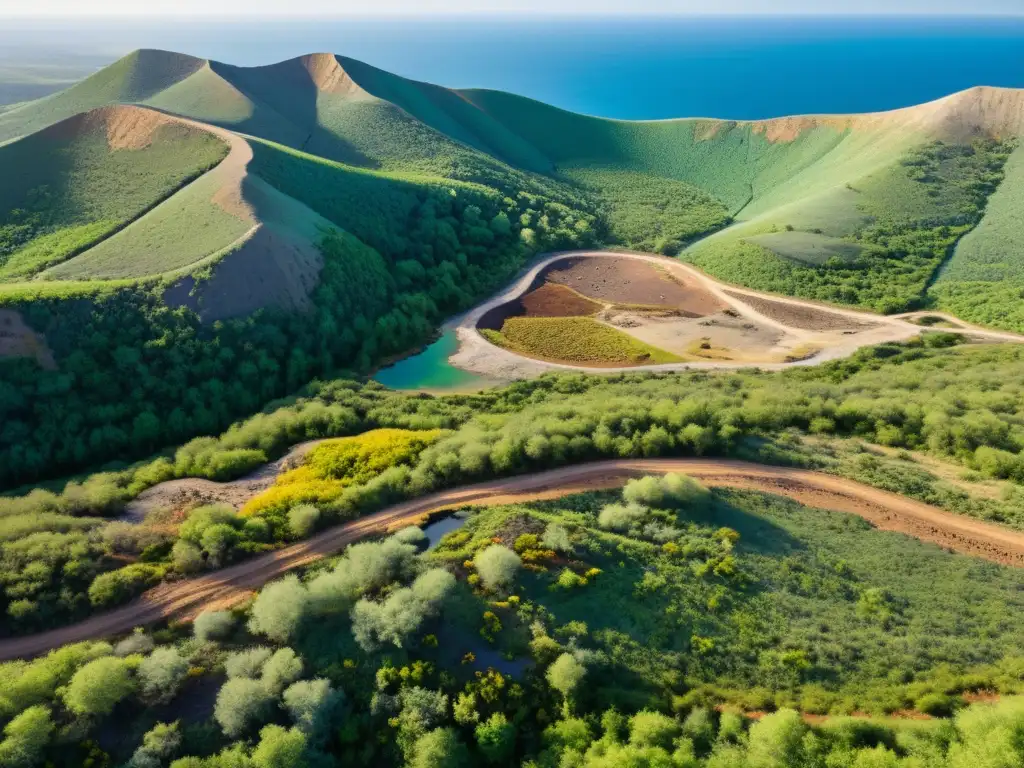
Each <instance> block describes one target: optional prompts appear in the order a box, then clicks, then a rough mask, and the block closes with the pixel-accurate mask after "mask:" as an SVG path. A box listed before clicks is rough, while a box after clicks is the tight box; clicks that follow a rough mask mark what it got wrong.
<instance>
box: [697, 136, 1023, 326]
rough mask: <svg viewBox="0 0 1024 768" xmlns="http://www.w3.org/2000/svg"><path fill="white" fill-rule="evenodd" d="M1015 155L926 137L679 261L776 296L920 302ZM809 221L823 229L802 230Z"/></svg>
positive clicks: (889, 307) (1003, 148)
mask: <svg viewBox="0 0 1024 768" xmlns="http://www.w3.org/2000/svg"><path fill="white" fill-rule="evenodd" d="M1011 151H1012V144H1011V143H1009V142H998V141H994V140H979V141H976V142H974V143H973V144H970V145H964V144H947V143H944V142H939V141H935V142H929V143H927V144H925V145H922V146H921V147H920V148H918V149H916V150H914V151H911V152H907V153H905V154H904V155H902V157H901V158H900V160H899V161H898V163H896V164H895V165H891V166H887V167H885V168H883V169H882V170H879V171H876V172H874V173H871V174H869V175H867V176H865V177H863V178H859V179H854V180H851V181H850V182H847V183H846V184H845V186H844V187H843V190H844V191H843V192H842V193H840V194H831V195H829V196H828V197H827V198H826V199H825V200H821V199H814V198H812V199H811V200H809V201H806V202H804V201H801V202H800V203H795V204H789V205H785V206H782V207H779V208H776V209H773V210H770V211H768V212H766V213H762V214H759V215H758V216H756V217H754V218H752V219H750V220H749V221H744V222H743V223H741V224H739V225H737V226H735V227H733V228H731V229H730V230H729V231H726V232H723V233H721V234H720V235H718V236H716V237H712V238H709V239H708V240H706V241H704V242H702V243H699V244H698V245H696V246H694V247H693V248H692V249H690V250H688V251H686V252H684V253H683V254H682V257H683V258H684V259H686V260H687V261H690V262H692V263H694V264H696V265H697V266H699V267H701V268H702V269H704V270H706V271H708V272H709V273H711V274H713V275H715V276H716V277H720V278H722V279H724V280H728V281H730V282H736V283H740V284H743V285H747V286H749V287H752V288H759V289H762V290H767V291H772V292H776V293H783V294H788V295H793V296H804V297H807V298H811V299H818V300H821V301H828V302H834V303H839V304H853V305H859V306H863V307H867V308H869V309H873V310H876V311H879V312H895V311H907V310H910V309H915V308H919V307H924V306H927V304H928V298H927V296H926V292H927V289H928V286H929V285H930V283H931V281H932V279H933V277H934V275H935V274H936V272H937V271H938V270H939V268H940V267H941V266H942V264H943V263H944V262H945V261H946V259H947V258H949V256H950V255H951V254H952V253H953V249H954V248H955V246H956V244H957V242H958V241H959V239H960V238H961V237H963V236H964V235H965V234H966V233H968V232H970V231H971V229H972V228H973V227H974V226H975V225H976V224H977V223H978V222H979V221H981V219H982V216H983V213H984V211H985V206H986V203H987V201H988V197H989V195H991V194H992V193H993V192H994V191H995V190H996V189H997V188H998V187H999V185H1000V182H1001V181H1002V179H1003V170H1002V169H1003V164H1004V163H1005V162H1006V160H1007V158H1008V157H1009V154H1010V152H1011ZM823 204H824V205H827V206H828V208H829V210H828V212H827V213H825V212H824V211H823V210H822V206H823ZM808 209H809V210H808ZM828 214H832V215H831V216H830V215H828ZM809 220H810V221H811V222H813V223H818V224H820V225H821V226H817V227H813V228H812V229H810V230H809V231H808V230H806V229H803V227H807V225H808V221H809ZM982 237H983V238H984V236H982Z"/></svg>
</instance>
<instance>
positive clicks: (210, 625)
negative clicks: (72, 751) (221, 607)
mask: <svg viewBox="0 0 1024 768" xmlns="http://www.w3.org/2000/svg"><path fill="white" fill-rule="evenodd" d="M234 628H235V615H234V614H233V613H231V611H203V612H202V613H200V614H199V615H198V616H196V619H195V621H194V622H193V623H192V632H193V633H194V634H195V637H196V640H199V641H200V642H203V643H209V642H213V641H215V640H224V639H226V638H227V637H228V636H229V635H230V634H231V633H232V631H233V630H234Z"/></svg>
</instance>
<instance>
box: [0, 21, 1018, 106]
mask: <svg viewBox="0 0 1024 768" xmlns="http://www.w3.org/2000/svg"><path fill="white" fill-rule="evenodd" d="M141 47H154V48H165V49H171V50H177V51H183V52H186V53H191V54H194V55H197V56H202V57H206V58H214V59H219V60H221V61H226V62H229V63H233V64H241V65H257V64H269V63H272V62H275V61H278V60H281V59H285V58H289V57H292V56H297V55H300V54H303V53H311V52H316V51H329V52H333V53H340V54H343V55H346V56H351V57H353V58H357V59H360V60H363V61H366V62H368V63H370V64H373V65H376V66H378V67H381V68H384V69H387V70H390V71H392V72H396V73H398V74H401V75H405V76H407V77H412V78H416V79H421V80H427V81H430V82H435V83H439V84H442V85H448V86H456V87H470V86H472V87H480V88H495V89H501V90H506V91H512V92H514V93H519V94H523V95H526V96H530V97H533V98H536V99H540V100H542V101H546V102H549V103H551V104H555V105H557V106H560V107H564V108H565V109H570V110H574V111H578V112H584V113H588V114H593V115H601V116H604V117H613V118H633V119H660V118H669V117H682V116H707V117H722V118H734V119H750V118H762V117H772V116H779V115H788V114H800V113H808V112H861V111H872V110H882V109H892V108H896V107H901V106H907V105H911V104H917V103H920V102H924V101H928V100H930V99H934V98H938V97H940V96H944V95H946V94H948V93H951V92H953V91H957V90H961V89H964V88H968V87H970V86H973V85H1001V86H1016V87H1024V18H988V19H981V18H978V19H972V18H922V17H918V18H892V17H887V18H866V17H856V18H836V17H818V18H799V17H762V18H750V17H746V18H735V17H734V18H695V17H689V18H686V17H675V18H633V19H623V18H584V19H580V18H574V19H569V18H523V17H518V18H490V19H484V20H481V19H479V18H478V19H467V18H441V19H438V18H436V17H435V18H433V19H391V20H382V19H358V20H304V21H283V20H268V21H258V22H254V21H231V20H218V21H209V20H207V21H203V22H201V23H191V24H190V23H184V22H179V21H166V20H163V21H159V22H154V21H152V20H149V21H116V20H115V21H106V22H102V23H101V22H96V21H89V22H83V21H76V20H66V21H46V22H43V21H15V22H10V21H8V22H7V23H5V24H4V27H3V29H0V49H2V50H4V52H5V55H14V54H16V53H17V52H18V51H19V50H24V51H26V54H31V55H32V57H33V58H38V57H39V54H40V51H44V52H45V51H51V52H52V55H53V56H55V57H56V56H59V55H62V53H68V52H74V53H78V54H89V55H98V56H100V57H105V59H104V60H113V59H114V58H117V57H118V56H120V55H122V54H124V53H126V52H128V51H130V50H132V49H134V48H141Z"/></svg>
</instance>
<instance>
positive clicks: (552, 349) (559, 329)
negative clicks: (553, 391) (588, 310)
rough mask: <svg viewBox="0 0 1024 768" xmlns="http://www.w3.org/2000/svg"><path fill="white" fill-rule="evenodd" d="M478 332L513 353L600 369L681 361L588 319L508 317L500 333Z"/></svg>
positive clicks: (674, 356) (661, 350) (669, 353)
mask: <svg viewBox="0 0 1024 768" xmlns="http://www.w3.org/2000/svg"><path fill="white" fill-rule="evenodd" d="M481 333H483V334H484V336H485V337H486V338H487V339H488V340H489V341H491V342H493V343H494V344H497V345H498V346H501V347H505V348H506V349H510V350H512V351H513V352H519V353H521V354H524V355H527V356H531V355H532V356H535V357H540V358H543V359H545V360H554V361H557V362H566V363H579V364H581V365H598V366H600V365H651V364H656V363H677V362H680V361H681V360H682V358H680V357H677V356H676V355H673V354H672V353H671V352H666V351H665V350H663V349H658V348H656V347H652V346H650V345H649V344H644V343H643V342H642V341H639V340H637V339H634V338H632V337H631V336H629V335H628V334H625V333H623V332H622V331H619V330H616V329H615V328H611V327H610V326H607V325H604V324H603V323H599V322H598V321H597V320H593V319H592V318H589V317H510V318H509V319H508V320H506V321H505V324H504V325H503V326H502V328H501V331H488V330H482V331H481Z"/></svg>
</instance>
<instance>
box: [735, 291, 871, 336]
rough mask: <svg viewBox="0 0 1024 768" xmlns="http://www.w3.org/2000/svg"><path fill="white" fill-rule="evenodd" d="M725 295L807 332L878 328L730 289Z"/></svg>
mask: <svg viewBox="0 0 1024 768" xmlns="http://www.w3.org/2000/svg"><path fill="white" fill-rule="evenodd" d="M725 293H727V294H728V295H730V296H732V297H733V298H734V299H738V300H739V301H742V302H743V303H744V304H748V305H750V306H751V307H753V308H754V309H755V310H757V311H758V312H760V313H761V314H762V315H764V316H765V317H769V318H771V319H772V320H775V321H777V322H780V323H783V324H785V325H788V326H790V327H791V328H800V329H802V330H806V331H844V330H851V331H852V330H860V329H863V328H874V327H876V326H877V323H866V322H860V321H859V320H855V319H854V318H852V317H848V316H846V315H840V314H838V313H836V312H829V311H828V310H826V309H816V308H814V307H809V306H807V305H804V304H790V303H789V302H784V301H773V300H771V299H765V298H763V297H758V296H751V295H749V294H746V293H740V292H739V291H730V290H728V289H725Z"/></svg>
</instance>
